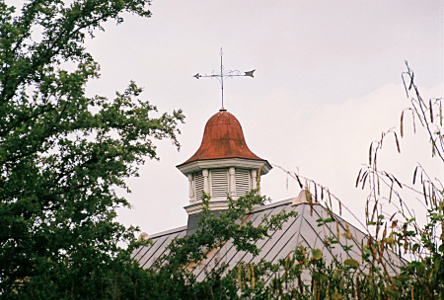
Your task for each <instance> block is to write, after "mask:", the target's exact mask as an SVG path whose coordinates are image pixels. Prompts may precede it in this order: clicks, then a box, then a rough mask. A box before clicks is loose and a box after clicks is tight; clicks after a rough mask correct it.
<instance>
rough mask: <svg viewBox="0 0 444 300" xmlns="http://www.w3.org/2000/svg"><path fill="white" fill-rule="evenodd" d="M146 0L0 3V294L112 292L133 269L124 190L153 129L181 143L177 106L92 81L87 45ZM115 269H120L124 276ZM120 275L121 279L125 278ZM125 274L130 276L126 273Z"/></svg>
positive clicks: (148, 149)
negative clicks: (102, 90) (99, 90)
mask: <svg viewBox="0 0 444 300" xmlns="http://www.w3.org/2000/svg"><path fill="white" fill-rule="evenodd" d="M149 4H150V2H149V1H145V0H125V1H121V0H77V1H72V2H71V1H63V0H33V1H26V2H25V3H24V4H23V6H22V8H21V11H20V12H18V11H16V9H17V8H16V7H14V6H8V5H7V4H6V3H5V2H3V1H2V2H0V18H1V27H0V68H1V71H0V168H1V170H0V294H2V295H3V296H5V297H9V298H13V297H19V298H20V299H24V298H32V299H36V298H41V299H51V298H59V299H60V298H63V297H66V298H94V299H100V298H108V297H109V298H111V295H114V294H113V292H112V290H110V289H111V288H112V287H113V284H114V282H113V280H118V278H117V277H118V276H120V275H118V274H123V273H122V272H123V271H124V269H125V268H131V266H132V264H126V263H125V264H124V263H123V262H125V261H127V262H129V254H130V252H131V249H132V248H131V247H130V248H129V249H127V250H123V249H120V248H119V246H118V242H119V241H123V240H128V241H130V242H134V228H130V229H126V228H125V227H124V226H122V225H121V224H119V223H118V222H116V221H115V216H116V213H115V208H116V207H117V206H119V205H123V206H126V205H128V202H127V201H126V200H125V199H124V198H121V197H119V196H117V194H116V192H115V190H116V189H117V188H124V189H127V186H126V184H125V181H124V180H125V178H127V177H129V176H134V175H137V165H139V164H141V163H143V162H144V160H145V159H146V158H154V159H156V158H157V154H156V147H155V145H154V143H153V140H154V139H164V138H166V139H170V140H171V141H172V142H173V144H174V145H176V146H177V147H179V143H178V140H177V137H176V135H177V133H178V129H177V124H178V122H181V121H183V115H182V113H181V111H177V112H176V111H175V112H173V113H172V114H167V113H164V114H161V115H160V116H158V117H155V115H158V114H157V113H156V107H155V106H154V105H152V104H150V103H149V102H147V101H142V100H139V99H138V97H139V95H140V93H141V89H140V88H138V87H137V86H136V84H135V83H134V82H131V83H129V85H128V88H127V89H126V90H125V91H124V92H122V93H117V94H116V97H115V98H114V99H107V98H105V97H100V96H94V97H89V96H87V94H86V92H85V87H86V84H87V82H88V80H91V79H93V78H97V77H98V76H99V65H98V64H97V62H95V61H94V59H93V57H92V55H91V54H90V53H88V52H87V50H86V49H85V46H84V42H85V39H86V38H88V37H94V36H93V33H94V32H95V31H96V30H97V29H102V25H103V24H104V22H106V21H109V20H114V21H115V22H116V23H121V22H122V21H123V18H122V15H123V13H124V12H128V13H132V14H137V15H139V16H142V17H149V16H150V11H149V10H148V5H149ZM116 276H117V277H116ZM119 280H120V279H119ZM122 280H123V279H122Z"/></svg>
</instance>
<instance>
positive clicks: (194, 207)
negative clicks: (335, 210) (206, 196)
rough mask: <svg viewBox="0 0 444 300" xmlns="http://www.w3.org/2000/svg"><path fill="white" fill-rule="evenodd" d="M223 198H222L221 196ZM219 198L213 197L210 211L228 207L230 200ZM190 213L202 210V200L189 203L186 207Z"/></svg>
mask: <svg viewBox="0 0 444 300" xmlns="http://www.w3.org/2000/svg"><path fill="white" fill-rule="evenodd" d="M219 199H222V198H219ZM219 199H218V198H215V199H211V200H210V202H209V208H210V211H215V210H226V209H228V204H229V201H228V200H227V199H226V198H225V200H219ZM184 208H185V210H186V212H187V213H188V215H193V214H197V213H200V212H202V201H197V202H195V203H193V204H190V205H187V206H185V207H184Z"/></svg>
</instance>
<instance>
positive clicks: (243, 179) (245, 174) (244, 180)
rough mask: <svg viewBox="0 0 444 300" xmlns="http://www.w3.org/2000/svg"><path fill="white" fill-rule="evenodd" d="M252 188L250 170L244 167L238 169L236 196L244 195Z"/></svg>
mask: <svg viewBox="0 0 444 300" xmlns="http://www.w3.org/2000/svg"><path fill="white" fill-rule="evenodd" d="M250 190H251V183H250V171H249V170H244V169H236V196H238V197H240V196H244V195H245V193H246V192H248V191H250Z"/></svg>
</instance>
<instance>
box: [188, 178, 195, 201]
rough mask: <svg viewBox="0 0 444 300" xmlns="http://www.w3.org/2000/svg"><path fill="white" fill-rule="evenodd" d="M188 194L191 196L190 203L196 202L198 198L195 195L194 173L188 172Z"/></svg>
mask: <svg viewBox="0 0 444 300" xmlns="http://www.w3.org/2000/svg"><path fill="white" fill-rule="evenodd" d="M187 177H188V189H189V192H188V196H189V197H190V203H194V202H195V201H196V198H195V196H194V187H193V174H188V176H187Z"/></svg>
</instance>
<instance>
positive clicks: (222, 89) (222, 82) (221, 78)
mask: <svg viewBox="0 0 444 300" xmlns="http://www.w3.org/2000/svg"><path fill="white" fill-rule="evenodd" d="M223 55H224V53H223V52H222V48H220V74H221V76H220V86H221V92H222V110H224V109H225V108H224V76H223V64H222V56H223Z"/></svg>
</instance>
